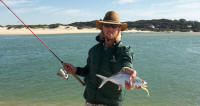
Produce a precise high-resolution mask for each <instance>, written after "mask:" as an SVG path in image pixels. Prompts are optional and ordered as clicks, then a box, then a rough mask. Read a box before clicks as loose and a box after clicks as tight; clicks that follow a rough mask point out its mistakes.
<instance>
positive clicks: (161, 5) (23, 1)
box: [0, 0, 200, 25]
mask: <svg viewBox="0 0 200 106" xmlns="http://www.w3.org/2000/svg"><path fill="white" fill-rule="evenodd" d="M4 2H6V3H7V4H8V5H9V6H10V8H11V9H12V10H13V11H14V12H15V13H16V14H17V15H18V16H19V17H20V18H21V19H22V20H23V21H24V22H25V23H26V24H54V23H62V24H69V23H72V22H80V21H81V22H84V21H92V20H98V19H102V18H103V17H104V15H105V13H106V12H107V11H109V10H114V11H116V12H118V13H119V15H120V19H121V21H122V22H124V21H136V20H149V19H161V18H165V19H181V18H184V19H186V20H192V21H200V0H4ZM0 18H1V19H0V25H14V24H15V25H18V24H21V23H20V22H19V21H18V20H17V19H16V18H15V17H14V16H13V15H12V14H11V13H10V12H9V11H8V9H7V8H5V6H3V5H2V3H0Z"/></svg>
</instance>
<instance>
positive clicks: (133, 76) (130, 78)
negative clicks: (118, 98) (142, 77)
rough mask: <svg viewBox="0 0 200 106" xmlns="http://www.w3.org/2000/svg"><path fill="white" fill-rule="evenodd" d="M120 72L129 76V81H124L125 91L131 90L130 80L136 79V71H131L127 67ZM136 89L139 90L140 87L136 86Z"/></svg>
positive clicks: (131, 83)
mask: <svg viewBox="0 0 200 106" xmlns="http://www.w3.org/2000/svg"><path fill="white" fill-rule="evenodd" d="M122 71H123V72H125V73H127V74H130V77H129V81H125V88H126V89H127V90H131V89H133V87H134V86H133V82H132V79H133V78H135V77H136V74H137V73H136V70H134V69H131V68H129V67H123V69H122ZM136 88H140V87H138V86H136Z"/></svg>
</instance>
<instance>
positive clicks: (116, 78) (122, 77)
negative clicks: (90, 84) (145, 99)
mask: <svg viewBox="0 0 200 106" xmlns="http://www.w3.org/2000/svg"><path fill="white" fill-rule="evenodd" d="M96 76H97V77H99V78H101V79H102V80H103V81H102V83H101V85H100V86H99V88H101V87H103V85H104V84H105V83H106V82H108V81H110V82H112V83H114V84H117V85H118V86H119V88H121V87H125V81H129V77H130V74H127V73H124V72H119V73H118V74H115V75H113V76H111V77H105V76H102V75H99V74H96ZM132 82H133V88H135V87H136V86H138V87H141V88H142V89H143V90H145V91H146V92H147V95H149V91H148V89H147V88H146V87H147V82H146V81H144V80H142V79H141V78H139V77H135V78H133V79H132Z"/></svg>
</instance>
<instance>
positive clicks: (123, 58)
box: [117, 46, 134, 68]
mask: <svg viewBox="0 0 200 106" xmlns="http://www.w3.org/2000/svg"><path fill="white" fill-rule="evenodd" d="M117 54H118V59H119V62H120V64H121V68H123V67H130V68H133V56H134V53H133V50H132V48H131V47H130V46H128V47H127V46H125V47H121V48H119V50H118V51H117Z"/></svg>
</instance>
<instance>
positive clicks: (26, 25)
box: [0, 0, 85, 85]
mask: <svg viewBox="0 0 200 106" xmlns="http://www.w3.org/2000/svg"><path fill="white" fill-rule="evenodd" d="M0 1H1V3H2V4H3V5H4V6H6V7H7V8H8V10H10V12H11V13H12V14H13V15H14V16H15V17H17V19H18V20H19V21H21V23H22V24H24V26H25V27H26V28H27V29H28V30H29V31H30V32H31V33H32V34H33V35H34V36H35V37H36V38H37V39H38V40H39V41H40V42H41V43H42V44H43V45H44V46H45V47H46V48H47V49H48V50H49V51H50V52H51V53H52V54H53V55H54V56H55V57H56V58H57V59H58V61H59V62H60V63H61V64H62V65H63V63H64V62H63V61H62V60H61V59H60V58H59V57H58V56H57V55H56V54H55V53H54V52H53V51H52V50H51V49H50V48H49V47H48V46H47V45H46V44H45V43H44V42H43V41H42V40H41V39H40V38H39V37H38V36H37V35H36V34H35V33H34V32H33V31H32V30H31V29H30V28H29V27H28V26H27V25H26V24H25V23H24V22H23V21H22V20H21V19H20V18H19V17H18V16H17V15H16V14H15V13H14V12H13V11H12V10H11V9H10V7H8V5H7V4H6V3H5V2H4V1H3V0H0ZM72 75H73V76H74V77H75V78H76V79H77V80H78V81H79V82H80V83H81V84H82V85H85V84H84V82H83V81H82V80H81V79H80V78H79V77H78V76H76V75H75V74H72Z"/></svg>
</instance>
